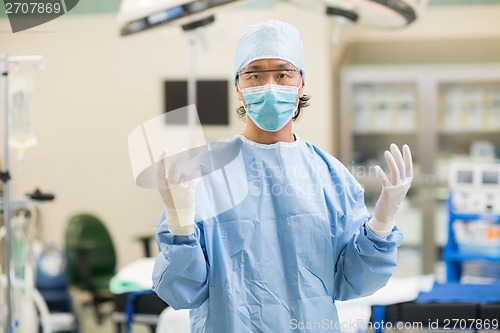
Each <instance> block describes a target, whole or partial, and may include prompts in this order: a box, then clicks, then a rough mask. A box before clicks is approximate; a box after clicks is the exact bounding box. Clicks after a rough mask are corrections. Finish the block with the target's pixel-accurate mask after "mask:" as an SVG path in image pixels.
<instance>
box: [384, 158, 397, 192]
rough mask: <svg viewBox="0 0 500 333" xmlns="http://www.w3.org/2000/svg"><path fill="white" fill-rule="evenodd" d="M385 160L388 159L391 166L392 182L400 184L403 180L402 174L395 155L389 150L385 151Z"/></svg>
mask: <svg viewBox="0 0 500 333" xmlns="http://www.w3.org/2000/svg"><path fill="white" fill-rule="evenodd" d="M384 155H385V160H386V161H387V165H388V166H389V170H390V171H391V183H392V185H398V184H399V183H400V182H401V176H400V174H399V168H398V165H397V163H396V161H395V160H394V156H392V154H391V153H390V152H389V151H387V150H386V151H385V154H384Z"/></svg>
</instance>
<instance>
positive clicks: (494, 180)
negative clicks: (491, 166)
mask: <svg viewBox="0 0 500 333" xmlns="http://www.w3.org/2000/svg"><path fill="white" fill-rule="evenodd" d="M499 178H500V175H499V172H498V171H494V170H493V171H483V172H482V183H483V184H487V185H498V183H499Z"/></svg>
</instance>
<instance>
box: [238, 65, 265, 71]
mask: <svg viewBox="0 0 500 333" xmlns="http://www.w3.org/2000/svg"><path fill="white" fill-rule="evenodd" d="M260 70H262V67H260V66H258V65H250V66H248V67H247V68H245V69H243V70H242V72H253V71H260Z"/></svg>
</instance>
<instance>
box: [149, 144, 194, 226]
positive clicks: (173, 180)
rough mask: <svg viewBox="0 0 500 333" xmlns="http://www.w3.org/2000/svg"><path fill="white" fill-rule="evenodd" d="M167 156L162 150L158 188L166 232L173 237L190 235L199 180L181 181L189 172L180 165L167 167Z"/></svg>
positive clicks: (165, 150) (165, 151)
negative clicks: (166, 227)
mask: <svg viewBox="0 0 500 333" xmlns="http://www.w3.org/2000/svg"><path fill="white" fill-rule="evenodd" d="M167 156H168V153H167V149H164V150H163V152H162V155H161V157H160V159H161V168H159V174H158V188H159V192H160V196H161V198H162V200H163V203H164V204H165V214H166V216H167V223H168V230H169V231H170V233H172V234H174V235H184V236H187V235H191V234H192V233H193V231H194V215H195V208H194V201H195V194H196V186H197V185H198V183H199V180H200V179H199V178H195V179H193V180H187V181H182V179H183V178H188V177H189V170H186V168H183V166H182V165H167V163H166V161H167V160H166V157H167ZM174 164H175V163H174Z"/></svg>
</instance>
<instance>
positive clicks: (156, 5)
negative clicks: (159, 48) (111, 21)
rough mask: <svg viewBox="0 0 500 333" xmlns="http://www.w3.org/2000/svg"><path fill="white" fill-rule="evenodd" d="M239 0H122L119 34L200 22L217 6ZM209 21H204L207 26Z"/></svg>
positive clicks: (212, 12) (211, 13)
mask: <svg viewBox="0 0 500 333" xmlns="http://www.w3.org/2000/svg"><path fill="white" fill-rule="evenodd" d="M236 1H238V0H123V1H122V2H121V5H120V10H119V12H118V17H117V19H118V22H119V23H120V24H121V30H120V34H121V35H122V36H127V35H131V34H134V33H138V32H141V31H144V30H148V29H152V28H155V27H159V26H162V25H166V24H173V25H180V26H184V25H189V24H192V23H193V22H196V21H200V22H203V20H205V19H206V18H207V17H210V16H212V15H213V14H214V11H215V9H214V8H216V7H220V6H222V5H227V4H231V3H234V2H236ZM211 22H212V21H206V24H208V23H211Z"/></svg>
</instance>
